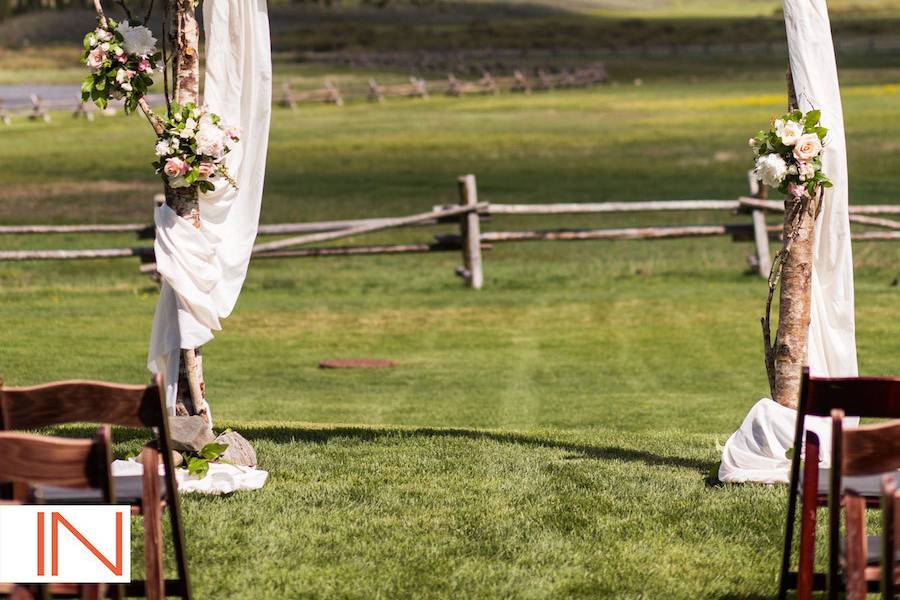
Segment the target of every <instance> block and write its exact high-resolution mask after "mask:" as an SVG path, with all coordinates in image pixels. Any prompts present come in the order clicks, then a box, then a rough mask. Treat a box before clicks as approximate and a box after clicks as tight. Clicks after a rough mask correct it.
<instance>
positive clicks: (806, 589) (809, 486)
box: [797, 436, 819, 600]
mask: <svg viewBox="0 0 900 600" xmlns="http://www.w3.org/2000/svg"><path fill="white" fill-rule="evenodd" d="M810 437H812V436H810ZM817 442H818V440H816V443H809V442H808V443H807V444H806V460H805V462H804V463H803V492H802V494H801V497H800V559H799V564H798V565H797V600H812V592H813V578H814V576H815V560H816V508H817V496H818V488H819V445H818V443H817Z"/></svg>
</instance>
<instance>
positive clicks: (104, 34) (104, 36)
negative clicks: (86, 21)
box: [94, 27, 112, 42]
mask: <svg viewBox="0 0 900 600" xmlns="http://www.w3.org/2000/svg"><path fill="white" fill-rule="evenodd" d="M94 35H96V36H97V39H98V40H100V41H101V42H108V41H109V40H111V39H112V34H111V33H110V32H108V31H107V30H105V29H100V28H99V27H98V28H97V29H96V30H94Z"/></svg>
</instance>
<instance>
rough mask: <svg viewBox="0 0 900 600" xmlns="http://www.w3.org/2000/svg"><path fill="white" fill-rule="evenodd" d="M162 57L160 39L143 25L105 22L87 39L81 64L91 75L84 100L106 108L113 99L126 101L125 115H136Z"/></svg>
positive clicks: (102, 21) (87, 81)
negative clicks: (157, 48)
mask: <svg viewBox="0 0 900 600" xmlns="http://www.w3.org/2000/svg"><path fill="white" fill-rule="evenodd" d="M160 59H161V55H160V53H159V52H157V50H156V38H154V37H153V34H152V33H151V31H150V30H149V29H147V28H146V27H144V26H143V25H140V24H137V25H131V24H129V23H128V21H122V22H120V23H117V22H116V21H114V20H113V19H101V22H100V25H99V26H98V27H97V28H96V29H95V30H93V31H91V32H89V33H88V34H87V35H85V36H84V52H83V54H82V56H81V61H82V62H83V63H84V64H85V65H87V67H88V69H90V71H91V73H90V75H88V76H87V77H86V78H85V80H84V83H82V84H81V100H82V102H87V101H88V100H93V101H94V103H95V104H96V105H97V106H99V107H100V108H106V106H107V105H108V104H109V100H110V98H113V99H115V100H124V101H125V112H126V113H130V112H133V111H134V110H135V109H136V108H137V106H138V102H139V101H140V99H141V98H142V97H143V96H144V94H146V93H147V90H148V89H149V88H150V86H152V85H153V78H152V77H151V76H150V75H151V74H152V73H153V72H154V71H155V70H156V69H157V64H158V62H159V61H160Z"/></svg>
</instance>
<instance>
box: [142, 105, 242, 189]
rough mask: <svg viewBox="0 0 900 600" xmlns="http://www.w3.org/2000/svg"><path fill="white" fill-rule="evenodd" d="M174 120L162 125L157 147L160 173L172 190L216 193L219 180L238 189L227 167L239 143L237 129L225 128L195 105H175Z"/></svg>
mask: <svg viewBox="0 0 900 600" xmlns="http://www.w3.org/2000/svg"><path fill="white" fill-rule="evenodd" d="M169 114H170V117H169V118H168V119H164V120H163V121H162V126H163V133H162V135H160V136H159V142H158V143H157V144H156V155H157V156H158V157H159V159H158V160H157V161H156V162H154V163H153V166H154V167H156V172H157V173H158V174H160V175H161V176H162V178H163V181H164V182H165V183H166V184H167V185H168V186H169V187H171V188H176V189H177V188H186V187H190V186H195V187H196V188H197V189H198V190H200V191H201V192H209V191H212V190H214V189H216V185H215V183H214V182H213V180H214V179H216V178H221V179H224V180H225V181H226V182H227V183H228V184H230V185H231V186H233V187H234V188H235V189H237V183H235V181H234V179H232V177H231V175H230V174H229V173H228V169H227V168H226V166H225V155H227V154H228V153H229V152H231V146H230V143H231V142H236V141H238V140H239V139H240V138H239V135H238V131H237V130H236V129H231V128H227V127H225V126H224V125H223V124H222V122H221V119H220V118H219V116H218V115H216V114H213V113H211V112H209V110H208V109H207V108H206V107H205V106H202V107H197V106H195V105H194V104H193V103H188V104H185V105H184V106H180V105H178V104H175V103H172V106H171V107H170V110H169Z"/></svg>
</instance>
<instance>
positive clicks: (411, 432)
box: [241, 426, 714, 475]
mask: <svg viewBox="0 0 900 600" xmlns="http://www.w3.org/2000/svg"><path fill="white" fill-rule="evenodd" d="M241 433H242V434H243V435H245V436H246V437H247V439H249V440H251V441H253V440H269V441H272V442H275V443H285V442H292V441H299V442H306V443H318V444H324V443H328V442H329V441H330V440H332V439H334V438H354V439H357V440H366V441H374V440H378V439H381V438H386V437H396V438H412V437H448V438H466V439H472V440H490V441H495V442H499V443H503V444H517V445H521V446H531V447H535V448H549V449H554V450H564V451H566V452H569V453H571V454H570V455H568V456H566V457H565V458H566V460H578V459H594V460H622V461H626V462H641V463H644V464H646V465H650V466H662V467H678V468H682V469H691V470H694V471H699V472H700V473H702V474H703V475H706V474H707V473H709V471H710V469H711V468H712V467H713V466H714V463H713V462H711V461H705V460H700V459H694V458H685V457H681V456H661V455H659V454H654V453H652V452H647V451H646V450H634V449H630V448H617V447H614V446H591V445H588V444H576V443H569V442H561V441H555V440H551V439H547V438H541V437H533V436H527V435H522V434H517V433H501V432H494V431H479V430H476V429H442V428H435V427H417V428H410V429H389V428H385V429H374V428H369V427H334V428H326V429H319V428H304V427H278V426H272V427H242V428H241Z"/></svg>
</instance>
